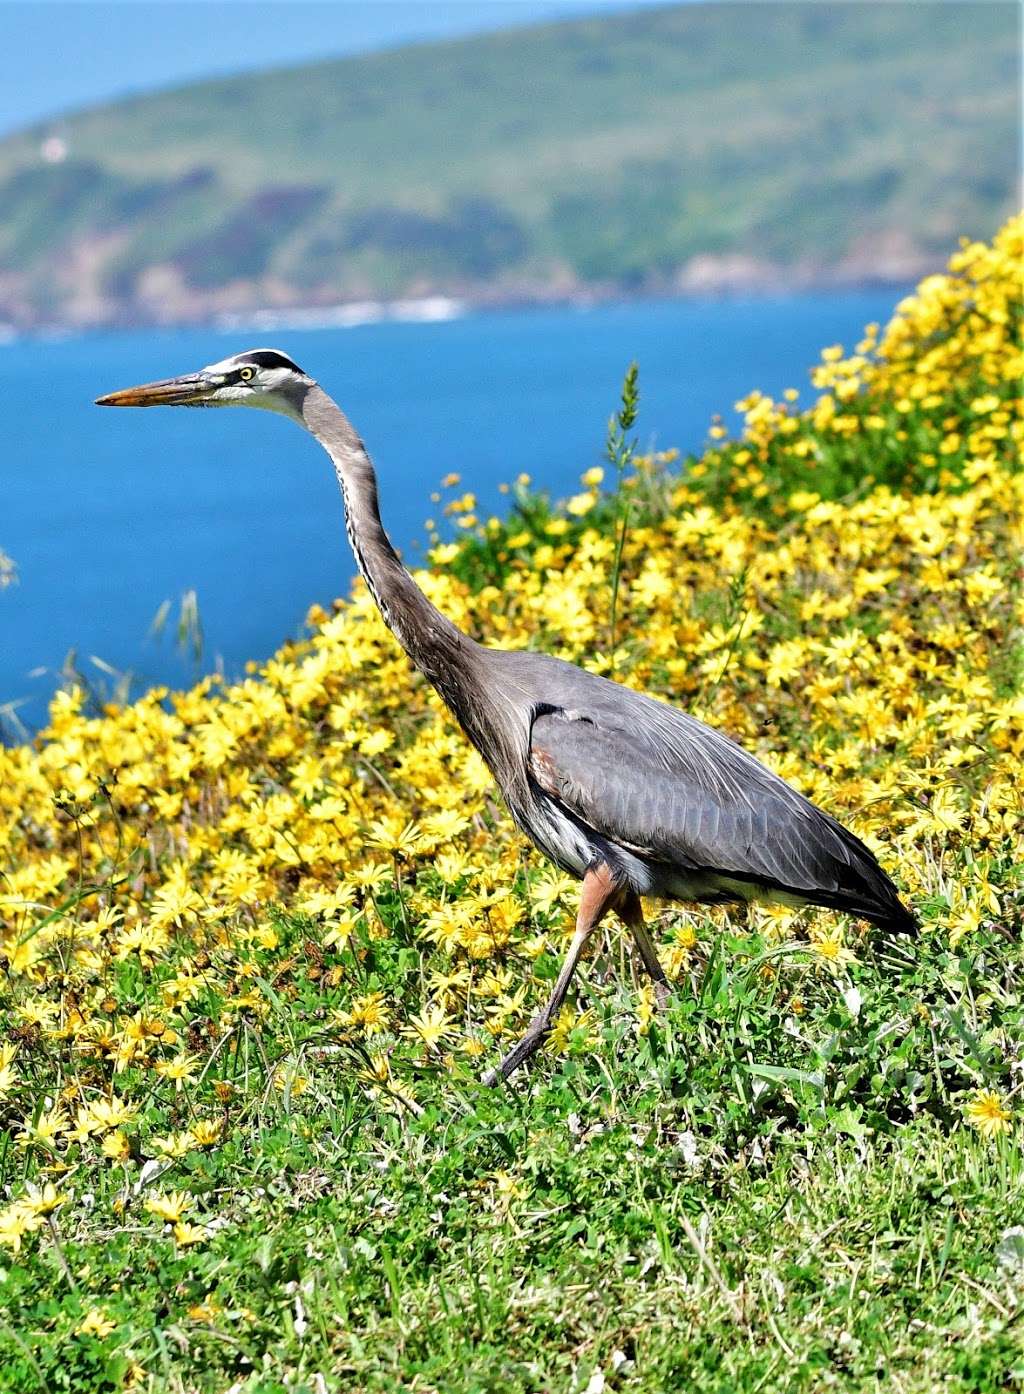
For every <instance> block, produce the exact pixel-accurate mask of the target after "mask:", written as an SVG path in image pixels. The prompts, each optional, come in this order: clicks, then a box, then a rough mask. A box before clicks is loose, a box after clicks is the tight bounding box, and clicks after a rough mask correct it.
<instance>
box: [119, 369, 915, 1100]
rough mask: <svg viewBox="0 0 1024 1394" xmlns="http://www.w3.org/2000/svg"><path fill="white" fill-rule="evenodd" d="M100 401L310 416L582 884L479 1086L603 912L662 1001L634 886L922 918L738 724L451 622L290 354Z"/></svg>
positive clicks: (381, 576)
mask: <svg viewBox="0 0 1024 1394" xmlns="http://www.w3.org/2000/svg"><path fill="white" fill-rule="evenodd" d="M98 403H99V405H100V406H110V407H149V406H184V407H222V406H223V407H227V406H248V407H263V408H268V409H269V410H271V411H276V412H280V413H281V414H282V415H284V416H289V417H291V418H292V420H293V421H297V422H298V423H299V425H300V426H304V427H305V428H306V430H307V431H309V432H310V434H311V435H313V436H314V437H315V438H316V440H318V441H319V442H320V444H321V445H322V446H323V448H324V450H326V451H327V454H328V455H329V456H330V457H331V461H332V463H333V465H334V471H335V474H336V475H337V477H338V483H339V484H340V485H341V492H342V497H343V499H344V502H345V517H346V522H347V527H348V536H349V541H350V542H351V544H352V551H353V552H354V553H355V558H356V562H357V564H358V566H359V570H360V571H361V572H362V574H363V576H364V578H365V580H366V584H367V585H368V586H369V588H370V591H371V593H372V595H373V598H374V600H375V601H376V603H377V605H378V607H379V609H380V612H381V615H382V616H383V618H384V622H385V623H386V624H387V625H388V627H389V628H390V629H391V631H392V633H393V634H394V635H395V637H396V639H397V640H398V642H399V643H400V644H401V645H402V648H403V649H404V650H405V651H406V653H407V654H408V655H409V657H410V658H411V659H412V661H413V663H414V664H415V665H416V667H417V668H418V669H419V670H420V672H421V673H423V674H424V676H425V677H426V678H427V679H428V680H429V681H430V682H431V683H432V684H433V685H434V687H435V688H436V689H437V691H438V692H439V693H440V694H441V696H442V698H443V699H444V701H445V702H446V703H447V705H448V706H449V707H450V709H451V710H452V712H453V713H454V715H455V717H456V719H457V720H458V722H459V724H460V725H461V727H462V729H463V730H464V731H465V733H466V735H467V736H468V737H469V739H470V740H471V741H472V742H473V744H474V745H475V746H476V748H477V750H479V752H480V754H481V755H482V756H483V758H484V760H486V762H487V764H488V766H489V767H490V769H491V772H492V773H493V775H494V778H495V779H496V780H497V782H498V785H499V787H500V788H501V791H502V794H503V795H504V797H505V802H506V803H507V805H508V808H509V811H510V812H511V814H512V817H513V818H514V819H515V821H516V823H517V824H518V825H519V827H520V828H521V829H522V830H523V832H524V833H526V835H527V837H529V838H530V839H531V840H532V841H533V842H534V843H535V844H536V846H537V847H539V848H540V850H541V851H542V852H543V853H544V855H545V856H546V857H549V858H550V860H551V861H553V862H554V863H555V865H556V866H558V867H560V868H561V869H562V870H563V871H565V872H568V873H570V874H571V875H573V876H576V877H578V878H579V879H580V880H582V882H583V886H582V892H581V895H580V903H579V913H578V915H577V918H576V931H575V934H574V935H573V938H572V942H571V943H570V945H569V950H568V953H567V954H566V957H565V961H564V963H563V964H562V968H561V971H560V972H559V974H558V979H557V981H556V983H555V987H554V991H553V992H552V993H551V996H550V998H549V999H548V1001H547V1003H546V1005H545V1006H544V1008H543V1010H542V1011H541V1012H540V1013H539V1015H537V1016H536V1017H535V1018H534V1019H533V1021H532V1022H531V1024H530V1026H529V1029H528V1030H527V1032H526V1034H525V1035H524V1036H523V1038H522V1040H521V1041H519V1043H518V1044H517V1045H516V1046H515V1047H514V1048H513V1049H512V1050H511V1051H510V1052H509V1053H508V1054H507V1055H506V1056H505V1058H504V1059H503V1060H502V1061H501V1064H500V1065H499V1066H498V1067H497V1068H496V1069H494V1070H490V1071H488V1073H487V1074H486V1075H485V1076H484V1081H485V1083H487V1084H496V1083H498V1082H499V1081H501V1080H505V1079H507V1078H508V1076H509V1075H510V1074H511V1073H512V1071H513V1070H515V1069H516V1068H517V1067H518V1066H519V1065H521V1064H522V1063H523V1062H524V1061H525V1060H527V1059H529V1058H530V1056H531V1055H533V1054H534V1052H535V1051H536V1050H537V1049H538V1048H539V1047H540V1045H541V1044H542V1042H543V1040H544V1038H545V1036H546V1035H547V1034H548V1033H549V1031H550V1029H551V1026H552V1023H553V1021H554V1018H555V1016H556V1015H557V1013H558V1011H559V1009H560V1008H561V1005H562V1003H563V1001H564V999H565V995H566V992H567V991H568V988H569V984H570V982H571V980H572V976H573V973H574V972H575V970H576V965H577V963H578V962H579V959H580V955H581V954H582V952H583V947H584V945H585V944H586V942H587V939H588V938H589V936H590V935H591V934H592V933H593V931H594V929H595V928H596V927H597V925H598V924H599V923H600V921H601V918H602V916H603V915H605V914H606V912H607V911H609V910H614V911H615V912H616V913H617V914H618V916H619V918H620V919H621V920H622V921H623V923H624V924H625V925H626V926H627V928H628V929H629V930H630V932H631V933H632V936H633V939H634V941H635V943H636V947H637V950H638V951H639V954H640V958H641V960H642V962H643V965H644V967H645V969H646V970H647V972H648V973H649V974H650V976H651V978H652V979H653V981H654V985H655V990H656V992H657V994H658V997H659V999H661V1000H663V999H664V997H665V995H666V993H667V991H668V983H667V980H666V978H665V974H664V972H663V971H662V968H661V965H660V964H659V962H658V956H657V953H656V952H655V949H654V945H653V944H652V942H651V939H650V937H649V935H648V933H647V930H646V928H645V926H644V919H643V914H642V911H641V905H640V897H641V896H642V895H647V896H658V897H663V898H667V899H670V900H680V901H696V902H701V903H705V904H707V903H713V902H726V901H733V902H743V901H750V900H776V901H782V902H783V903H785V904H789V905H822V906H827V907H829V908H831V909H835V910H845V911H848V912H849V913H850V914H854V915H859V916H860V917H861V918H862V919H865V920H869V921H871V922H872V923H873V924H876V925H880V926H882V927H883V928H885V929H889V930H897V931H910V930H913V929H914V928H915V927H916V922H915V920H914V917H913V916H912V915H911V914H910V912H909V911H908V910H907V909H906V908H905V906H904V905H903V904H902V903H901V902H900V899H899V897H898V895H897V893H896V888H895V887H894V886H893V884H892V882H891V881H890V880H889V877H888V876H887V875H886V874H885V872H884V871H883V870H882V868H881V867H880V866H879V864H878V862H877V861H876V860H875V857H874V856H873V855H872V853H871V852H870V851H869V850H868V848H867V847H865V846H864V844H863V843H862V842H861V841H860V840H859V839H858V838H856V837H855V836H854V835H853V833H851V832H849V831H848V830H847V829H846V828H844V827H843V826H842V825H841V824H840V823H837V822H836V820H835V819H834V818H830V817H829V815H828V814H827V813H823V812H822V811H821V810H820V809H818V808H816V807H815V806H814V804H812V803H810V802H809V801H808V800H807V799H805V798H804V797H803V796H802V795H801V794H798V793H797V792H796V790H794V789H791V788H790V786H789V785H788V784H786V783H785V782H784V781H783V780H781V779H780V778H779V777H778V776H777V775H775V774H772V772H771V771H770V770H768V769H766V768H765V766H764V765H762V764H761V763H760V762H759V761H758V760H755V759H754V757H753V756H752V755H749V754H748V753H747V752H746V751H745V750H743V749H742V748H741V747H740V746H738V745H737V744H735V742H734V741H732V740H730V739H729V737H728V736H724V735H722V733H721V732H719V731H715V730H713V729H712V728H711V727H709V726H705V725H704V724H703V723H702V722H700V721H697V720H696V719H695V718H694V717H692V716H688V715H687V714H686V713H685V712H682V711H678V710H676V709H675V708H674V707H670V706H668V705H667V704H666V703H664V702H660V701H656V700H655V699H654V698H652V697H646V696H643V695H642V694H641V693H638V692H633V691H631V690H630V689H629V688H626V687H622V686H620V685H619V684H618V683H615V682H611V681H609V680H608V679H607V678H602V677H598V676H597V675H596V674H594V673H588V672H586V671H584V670H583V669H581V668H577V667H575V666H574V665H573V664H571V663H566V662H564V661H563V660H562V659H559V658H552V657H549V656H548V655H546V654H541V653H523V652H508V651H503V650H501V649H489V648H484V647H483V646H482V645H480V644H478V643H475V642H474V640H472V639H471V638H469V636H468V635H466V634H463V633H462V632H461V631H460V630H459V629H457V628H456V627H455V625H454V624H452V622H451V621H450V620H448V619H446V618H445V616H444V615H442V614H441V613H440V612H439V611H438V610H437V609H435V608H434V606H433V605H432V604H431V603H430V601H429V600H428V599H427V598H426V596H425V595H424V594H423V592H422V591H421V590H420V589H419V587H418V586H417V585H416V583H415V581H414V580H413V579H412V577H411V576H410V575H409V573H408V571H406V569H405V567H404V566H403V565H402V562H401V560H400V559H399V557H398V554H397V553H396V552H395V549H394V547H392V545H391V543H390V541H389V540H388V536H387V533H386V532H385V531H384V528H383V526H382V524H381V519H380V511H379V508H378V503H377V477H376V474H375V473H374V468H373V465H372V463H371V461H370V457H369V455H368V454H367V453H366V449H365V447H364V445H363V442H362V441H361V440H360V438H359V436H358V435H357V434H356V432H355V431H354V430H353V428H352V426H351V424H350V423H349V421H348V418H347V417H346V416H345V415H344V413H343V412H342V411H341V409H340V408H339V407H338V406H337V405H336V403H335V402H333V401H332V400H331V398H330V397H329V396H328V395H327V393H326V392H325V391H324V390H323V388H322V387H320V386H319V384H318V383H316V382H314V380H313V379H312V378H311V377H309V376H308V375H307V374H306V373H304V372H303V371H302V370H301V368H299V367H297V366H296V364H295V363H293V362H292V360H291V359H290V358H288V357H287V356H286V355H285V354H283V353H279V352H277V351H276V350H274V349H252V350H250V351H248V352H246V353H240V354H236V355H235V356H234V357H233V358H226V359H224V360H223V362H220V363H214V364H213V365H212V366H210V367H208V368H203V369H202V370H201V371H200V372H198V373H192V374H190V375H188V376H186V377H178V378H169V379H166V380H164V381H162V382H153V383H147V384H146V385H144V386H142V387H129V388H126V389H125V390H124V391H121V392H112V393H110V394H109V396H106V397H100V398H99V399H98Z"/></svg>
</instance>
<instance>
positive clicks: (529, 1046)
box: [481, 1012, 552, 1088]
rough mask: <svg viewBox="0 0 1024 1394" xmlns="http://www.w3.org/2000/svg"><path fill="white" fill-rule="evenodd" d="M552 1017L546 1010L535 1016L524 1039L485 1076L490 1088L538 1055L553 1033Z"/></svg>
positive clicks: (503, 1080)
mask: <svg viewBox="0 0 1024 1394" xmlns="http://www.w3.org/2000/svg"><path fill="white" fill-rule="evenodd" d="M551 1025H552V1022H551V1017H550V1016H548V1015H547V1014H546V1013H545V1012H541V1014H540V1016H535V1017H534V1018H533V1020H532V1021H531V1022H530V1024H529V1026H528V1027H527V1028H526V1034H525V1035H524V1036H523V1038H522V1040H521V1041H519V1042H518V1043H517V1044H516V1045H514V1046H513V1047H512V1049H511V1050H510V1051H509V1053H508V1054H507V1055H506V1056H505V1058H504V1060H502V1062H501V1064H500V1065H499V1066H498V1067H497V1069H495V1070H488V1071H487V1073H486V1074H485V1075H484V1076H483V1079H482V1081H481V1083H483V1084H486V1085H487V1087H488V1088H493V1087H494V1085H496V1084H504V1082H505V1080H506V1079H508V1077H509V1075H510V1074H512V1072H513V1070H518V1068H519V1066H520V1065H524V1064H525V1063H526V1061H527V1060H529V1059H530V1057H531V1056H532V1055H536V1053H537V1051H538V1050H540V1048H541V1046H542V1045H543V1044H544V1042H545V1040H546V1039H547V1037H548V1036H549V1035H550V1033H551Z"/></svg>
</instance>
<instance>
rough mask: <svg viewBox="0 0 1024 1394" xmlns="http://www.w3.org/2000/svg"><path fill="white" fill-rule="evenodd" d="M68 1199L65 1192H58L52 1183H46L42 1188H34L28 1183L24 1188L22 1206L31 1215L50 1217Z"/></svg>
mask: <svg viewBox="0 0 1024 1394" xmlns="http://www.w3.org/2000/svg"><path fill="white" fill-rule="evenodd" d="M69 1199H70V1197H69V1196H68V1194H67V1192H66V1191H58V1190H57V1188H56V1186H55V1185H54V1184H53V1182H52V1181H47V1182H46V1184H45V1185H44V1186H35V1185H33V1183H32V1182H31V1181H30V1182H28V1184H27V1185H26V1187H25V1198H24V1200H23V1201H22V1204H23V1205H24V1206H25V1207H26V1209H28V1210H30V1211H31V1212H32V1214H33V1215H52V1214H53V1212H54V1211H55V1210H58V1209H59V1208H60V1207H61V1206H62V1205H64V1204H65V1202H66V1201H68V1200H69Z"/></svg>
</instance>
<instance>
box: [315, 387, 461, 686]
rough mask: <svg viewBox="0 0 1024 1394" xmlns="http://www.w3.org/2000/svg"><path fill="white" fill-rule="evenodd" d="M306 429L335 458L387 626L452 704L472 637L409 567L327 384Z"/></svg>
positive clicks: (353, 532) (359, 445)
mask: <svg viewBox="0 0 1024 1394" xmlns="http://www.w3.org/2000/svg"><path fill="white" fill-rule="evenodd" d="M302 417H303V421H304V423H305V425H306V428H307V430H308V431H310V433H311V434H312V435H314V436H315V437H316V439H317V440H318V441H319V442H320V444H321V445H322V446H323V448H324V449H325V450H326V451H327V453H328V455H329V456H330V457H331V461H332V463H333V464H334V472H335V474H336V475H337V476H338V483H339V484H340V485H341V494H342V498H343V499H344V501H345V521H346V525H347V528H348V537H349V541H350V542H351V544H352V551H353V552H354V554H355V559H356V564H357V566H358V567H359V570H360V572H361V573H362V575H363V578H364V579H365V581H366V584H367V586H369V588H370V592H371V594H372V595H373V598H374V600H375V601H376V602H377V608H378V609H379V610H380V613H381V615H382V616H383V619H384V622H385V624H386V625H387V626H388V628H389V629H390V630H391V632H392V633H393V634H394V636H395V638H396V639H397V640H398V642H399V643H400V644H401V645H402V648H403V649H405V651H406V653H407V654H408V655H409V657H410V658H411V659H412V661H413V662H414V663H415V664H416V666H417V668H419V669H420V670H421V671H422V672H423V673H424V674H425V675H426V677H428V678H429V679H430V681H431V682H432V683H433V684H434V685H435V687H438V688H439V690H440V691H441V694H442V696H444V697H445V699H446V700H447V701H449V703H450V704H452V697H453V694H450V693H449V692H448V691H447V690H446V689H447V685H448V684H447V681H446V679H447V676H448V674H449V673H450V672H451V670H452V668H453V666H454V665H452V663H451V658H452V655H453V654H454V652H455V651H456V650H460V649H461V650H466V649H470V648H472V643H471V641H470V639H469V638H468V637H467V636H466V635H464V634H463V633H462V632H461V631H460V630H459V629H457V628H456V627H455V625H454V624H452V622H451V620H449V619H446V618H445V616H444V615H442V614H441V612H440V611H439V610H437V609H435V607H434V606H433V605H432V604H431V603H430V601H429V600H428V599H427V597H426V596H425V595H424V594H423V592H422V591H421V590H420V588H419V586H417V584H416V582H415V581H414V580H413V579H412V577H411V576H410V575H409V573H408V571H406V569H405V567H404V566H403V565H402V562H401V560H400V558H399V556H398V553H397V552H396V551H395V549H394V547H392V545H391V542H390V540H389V538H388V535H387V533H386V532H385V531H384V525H383V524H382V523H381V520H380V507H379V504H378V501H377V476H376V473H375V472H374V468H373V463H372V462H371V460H370V457H369V455H368V454H367V453H366V447H365V446H364V445H363V442H362V441H361V440H360V439H359V436H358V435H357V433H356V431H355V430H354V428H353V426H352V424H351V422H350V421H349V419H348V417H347V416H346V415H345V413H344V412H343V411H342V410H341V408H340V407H339V406H338V405H337V403H336V402H334V401H332V399H331V398H330V397H329V396H328V395H327V393H326V392H325V391H324V390H323V388H321V387H318V386H313V387H311V388H310V389H309V391H308V392H307V393H306V396H305V399H304V401H303V403H302Z"/></svg>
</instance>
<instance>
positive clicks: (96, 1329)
mask: <svg viewBox="0 0 1024 1394" xmlns="http://www.w3.org/2000/svg"><path fill="white" fill-rule="evenodd" d="M116 1326H117V1322H116V1321H111V1320H110V1318H109V1317H108V1316H106V1315H105V1314H104V1313H103V1312H101V1311H100V1309H99V1308H98V1307H91V1308H90V1309H89V1311H88V1312H86V1314H85V1316H84V1317H83V1318H82V1320H81V1321H80V1322H79V1323H78V1325H77V1326H76V1327H75V1335H76V1336H99V1337H100V1338H102V1337H104V1336H109V1335H110V1333H111V1331H113V1330H114V1328H115V1327H116Z"/></svg>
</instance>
